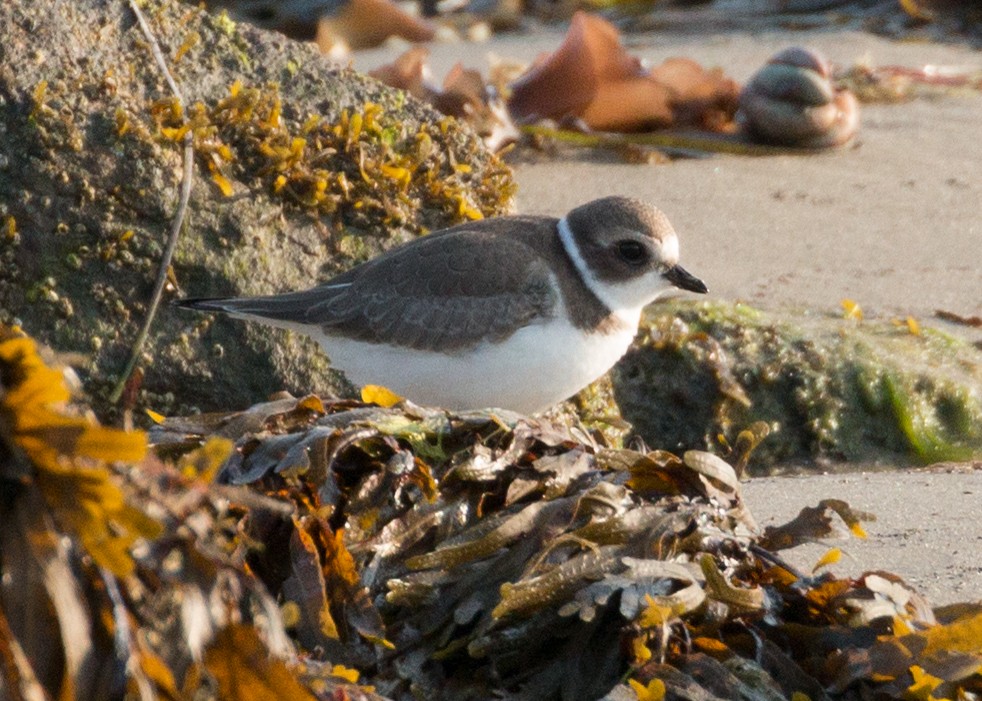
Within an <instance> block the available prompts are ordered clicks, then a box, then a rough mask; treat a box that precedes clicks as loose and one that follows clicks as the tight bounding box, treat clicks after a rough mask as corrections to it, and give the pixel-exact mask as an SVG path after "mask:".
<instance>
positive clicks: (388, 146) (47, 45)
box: [0, 0, 514, 417]
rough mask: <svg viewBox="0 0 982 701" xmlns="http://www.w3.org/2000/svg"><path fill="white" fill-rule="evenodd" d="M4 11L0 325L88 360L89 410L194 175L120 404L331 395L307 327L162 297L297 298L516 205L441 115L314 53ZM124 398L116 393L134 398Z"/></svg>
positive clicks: (167, 409) (243, 29)
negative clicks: (279, 327) (282, 393)
mask: <svg viewBox="0 0 982 701" xmlns="http://www.w3.org/2000/svg"><path fill="white" fill-rule="evenodd" d="M140 6H141V7H142V8H143V9H142V12H143V14H144V15H145V17H146V18H147V21H148V24H149V26H150V27H151V29H152V31H153V33H154V34H155V36H156V38H157V39H158V40H159V42H160V44H161V48H162V51H163V54H164V56H165V57H166V61H167V64H168V66H169V69H170V71H171V73H172V74H173V76H174V78H175V80H176V82H177V83H178V85H179V86H180V89H181V91H182V92H183V98H184V105H185V106H184V109H183V110H182V109H180V107H179V105H178V102H177V101H176V100H175V98H174V96H173V94H172V92H171V90H170V89H169V88H168V86H167V83H166V82H165V78H164V74H163V73H162V71H161V69H160V68H159V67H158V65H157V64H156V62H155V61H154V58H153V55H152V52H151V47H150V45H149V43H148V41H147V39H146V37H145V36H144V33H143V32H142V31H141V29H140V26H139V25H138V24H137V23H136V18H135V16H134V14H133V13H132V11H131V10H130V9H129V6H128V5H127V3H125V2H102V1H99V0H78V1H77V2H56V1H55V0H15V1H12V2H5V3H2V4H0V26H3V27H5V29H4V36H3V45H2V46H0V57H2V60H0V154H2V158H0V271H2V272H0V323H16V324H20V325H21V326H23V327H24V328H25V329H26V330H27V331H28V332H29V333H30V334H32V335H33V336H34V337H36V338H38V339H39V340H42V341H43V342H45V343H47V344H48V345H50V346H52V347H53V348H55V349H56V350H58V351H68V352H72V353H74V354H76V355H77V356H79V357H80V358H81V359H82V361H83V362H82V366H81V370H82V377H83V381H84V384H85V388H86V390H87V392H88V393H89V395H90V397H91V398H92V402H93V406H94V407H95V409H96V410H97V413H99V414H101V415H102V416H103V417H112V416H113V415H114V414H115V413H116V412H117V411H118V406H119V405H118V404H112V403H111V402H109V401H108V400H107V397H108V396H109V394H110V393H111V390H112V388H113V387H114V386H115V385H116V383H117V381H118V380H119V378H120V376H121V374H122V373H123V370H124V368H125V366H126V364H127V358H128V356H129V353H130V350H131V348H132V347H133V345H134V342H135V339H136V338H137V335H138V331H139V329H140V326H141V325H142V323H143V321H144V319H145V317H146V314H147V308H148V305H149V302H150V298H151V292H152V289H153V287H154V281H155V278H156V276H157V273H158V269H159V263H160V260H161V257H162V252H163V249H164V247H165V245H166V241H167V237H168V233H169V230H170V228H171V225H172V222H173V220H174V215H175V210H176V208H177V202H178V195H179V189H180V183H181V181H182V176H181V172H182V165H183V144H184V138H185V134H186V133H187V131H188V130H190V132H191V134H192V136H193V144H194V158H193V160H194V176H193V187H192V191H191V200H190V207H189V211H188V216H187V218H186V222H185V227H184V230H183V231H182V232H181V236H180V239H179V243H178V246H177V249H176V255H175V258H174V263H173V275H172V284H171V285H170V286H169V287H168V291H167V294H166V295H165V299H164V304H163V305H162V307H161V310H160V313H159V314H158V315H157V318H156V321H155V323H154V325H153V327H152V330H151V334H150V337H149V339H148V342H147V343H146V345H145V346H144V349H143V354H142V357H141V359H140V360H141V362H140V366H141V368H142V370H143V371H144V373H145V376H144V379H143V382H142V389H141V390H140V391H139V393H138V394H137V397H136V403H135V406H136V407H140V406H147V407H149V408H153V409H155V410H157V411H160V412H163V413H172V412H182V413H183V412H187V411H190V410H192V409H193V408H201V409H215V408H229V407H241V406H248V405H249V404H251V403H254V402H255V401H257V400H262V399H264V398H265V397H266V396H267V395H269V394H270V393H271V392H275V391H278V390H281V389H286V390H290V391H294V392H308V391H312V390H320V391H332V390H338V389H339V388H343V387H344V383H343V382H342V381H341V380H340V378H339V377H338V376H336V375H334V374H332V373H331V372H330V371H329V369H328V367H327V361H326V359H325V357H324V356H323V354H322V353H321V352H320V351H319V350H318V349H317V348H316V346H315V345H314V344H313V343H312V342H310V341H307V340H306V339H302V338H299V337H297V336H291V335H290V334H288V333H286V332H279V331H275V332H274V331H270V330H269V329H265V328H260V327H258V326H256V325H248V324H243V323H239V322H234V321H230V320H226V319H211V318H209V317H206V316H202V315H196V314H191V313H188V312H184V311H180V310H176V309H173V308H171V307H170V306H169V305H168V304H167V301H168V299H171V298H173V297H176V296H182V295H189V296H207V295H224V294H255V293H273V292H278V291H283V290H286V289H302V288H305V287H309V286H311V285H313V284H316V283H317V282H320V281H323V280H324V279H326V278H327V277H329V276H330V275H332V274H334V273H336V272H338V271H340V270H342V269H344V268H347V267H350V266H351V265H352V264H353V263H355V262H359V261H361V260H364V259H366V258H368V257H370V256H373V255H376V254H377V253H379V252H380V251H382V250H384V249H386V248H388V247H390V246H391V245H393V244H395V243H398V242H400V241H403V240H406V239H408V238H410V237H412V236H414V235H418V234H420V233H424V232H425V231H427V230H430V229H435V228H441V227H444V226H447V225H451V224H454V223H457V222H459V221H462V220H464V219H467V218H468V217H471V218H473V217H479V216H481V215H482V214H483V215H495V214H501V213H503V212H505V211H507V210H508V209H509V208H510V207H511V200H512V195H513V192H514V184H513V181H512V179H511V174H510V171H509V170H508V169H507V167H506V166H504V165H503V164H502V163H501V162H500V161H498V160H497V159H496V158H495V157H494V156H492V155H491V154H489V153H488V152H487V151H486V150H485V148H484V146H483V144H482V142H481V141H480V139H479V138H477V137H476V136H475V135H474V134H473V133H471V132H470V131H469V130H468V129H467V128H465V127H463V126H461V125H459V124H458V123H457V122H456V121H454V120H452V119H449V118H445V117H443V116H442V115H440V114H439V113H437V112H435V111H433V110H432V109H431V108H429V107H428V106H425V105H423V104H422V103H420V102H417V101H415V100H413V99H412V98H410V97H408V96H406V95H405V94H404V93H402V92H400V91H396V90H393V89H390V88H387V87H385V86H383V85H381V84H379V83H377V82H376V81H374V80H372V79H370V78H367V77H365V76H362V75H359V74H357V73H355V72H353V71H350V70H348V69H343V68H338V67H336V66H333V65H332V64H330V63H329V62H328V61H327V60H325V59H324V58H323V57H321V56H320V55H319V54H318V53H317V51H316V49H315V48H314V47H313V46H312V45H309V44H301V43H296V42H292V41H289V40H287V39H285V38H283V37H281V36H279V35H276V34H271V33H266V32H263V31H260V30H256V29H253V28H251V27H248V26H245V25H237V24H235V23H233V22H231V21H230V20H229V19H228V18H227V17H226V16H224V15H209V14H207V13H205V12H203V11H201V10H200V9H197V8H195V7H192V6H189V5H186V4H182V3H177V2H171V1H164V0H145V1H143V2H141V3H140ZM130 402H131V403H132V399H130Z"/></svg>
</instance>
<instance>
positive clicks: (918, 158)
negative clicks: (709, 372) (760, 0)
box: [353, 29, 982, 604]
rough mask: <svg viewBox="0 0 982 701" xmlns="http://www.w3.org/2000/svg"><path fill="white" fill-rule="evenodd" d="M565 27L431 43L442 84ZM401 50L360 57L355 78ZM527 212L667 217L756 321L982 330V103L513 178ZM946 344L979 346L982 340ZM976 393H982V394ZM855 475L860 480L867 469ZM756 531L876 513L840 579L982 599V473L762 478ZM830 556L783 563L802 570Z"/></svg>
mask: <svg viewBox="0 0 982 701" xmlns="http://www.w3.org/2000/svg"><path fill="white" fill-rule="evenodd" d="M561 39H562V32H561V31H560V30H558V29H553V30H548V29H544V30H537V31H535V32H532V33H525V34H499V35H497V36H494V37H493V38H492V39H491V40H490V41H489V42H487V43H483V44H466V43H461V44H435V45H433V46H432V48H431V51H432V53H431V66H432V67H433V72H434V74H435V76H437V77H438V78H441V79H442V76H443V75H444V74H445V73H446V71H447V70H449V69H450V68H451V66H452V65H453V64H454V63H456V62H457V61H461V62H462V63H463V64H464V65H465V66H466V67H471V68H477V69H480V70H481V71H482V72H485V73H486V72H487V68H488V54H489V53H494V54H497V55H498V56H500V57H503V58H507V59H520V60H526V61H530V60H531V59H533V58H534V57H535V56H536V55H537V54H539V53H542V52H549V51H551V50H553V49H554V48H555V47H556V46H558V45H559V43H560V41H561ZM626 42H627V43H628V44H629V46H630V50H631V51H632V53H634V54H635V55H637V56H640V57H641V58H643V59H645V60H647V61H649V62H650V63H651V64H652V65H654V64H657V63H659V62H661V61H663V60H664V59H666V58H668V57H671V56H687V57H689V58H692V59H694V60H696V61H699V62H700V63H702V64H703V65H705V66H708V67H712V66H721V67H723V68H724V69H725V71H726V72H727V74H728V75H730V76H731V77H733V78H734V79H736V80H738V81H740V82H741V83H742V82H745V81H746V80H747V78H748V77H749V76H750V75H751V74H752V73H753V72H754V71H755V70H756V69H757V68H759V67H760V66H761V65H763V63H764V62H765V61H766V60H767V58H768V57H769V56H771V55H772V54H773V53H774V52H776V51H778V50H779V49H781V48H784V47H786V46H790V45H794V44H798V45H804V46H809V47H813V48H817V49H819V50H820V51H822V52H823V53H825V55H826V56H827V57H828V58H830V59H831V60H832V61H833V62H835V63H836V64H838V65H851V64H852V63H854V62H856V61H857V60H866V61H868V62H870V63H872V64H874V65H886V64H900V65H905V66H909V67H923V66H925V65H928V64H933V65H941V66H952V67H965V68H974V69H976V70H979V69H982V53H980V52H977V51H973V50H971V49H970V48H967V47H965V46H960V45H957V44H953V45H940V44H931V43H911V42H896V41H891V40H887V39H883V38H879V37H876V36H873V35H869V34H864V33H859V32H852V31H849V32H846V31H837V30H828V31H807V32H789V31H780V32H776V31H763V32H760V33H754V34H750V33H747V32H728V33H724V34H712V33H707V34H688V35H686V36H679V35H677V34H676V35H672V34H669V33H646V34H640V35H629V36H628V37H626ZM398 53H399V49H395V48H386V49H378V50H373V51H368V52H362V53H359V54H356V55H355V56H354V58H353V65H354V67H355V68H357V69H359V70H369V69H371V68H372V67H375V66H377V65H380V64H382V63H385V62H387V61H390V60H392V59H393V58H394V57H395V56H396V55H397V54H398ZM515 175H516V178H517V181H518V184H519V190H518V209H519V211H521V212H535V213H548V214H555V215H559V214H562V213H563V212H565V211H567V210H568V209H570V208H571V207H574V206H576V205H577V204H580V203H582V202H585V201H587V200H590V199H593V198H595V197H599V196H602V195H608V194H625V195H633V196H637V197H641V198H644V199H646V200H649V201H651V202H652V203H654V204H656V205H658V206H659V207H661V208H662V209H663V210H664V211H665V212H666V214H668V216H669V218H670V219H671V221H672V222H673V223H674V225H675V228H676V230H677V231H678V232H679V235H680V238H681V242H682V261H683V264H684V265H685V267H686V268H688V269H689V270H690V271H691V272H693V273H695V274H697V275H699V276H700V277H702V278H703V279H704V280H705V281H706V282H707V284H708V285H709V287H710V293H711V294H712V295H714V296H717V297H720V298H723V299H729V300H743V301H747V302H749V303H751V304H753V305H756V306H758V307H763V308H771V309H775V308H782V309H787V308H791V309H795V310H801V311H802V312H803V313H816V312H817V313H838V312H839V304H840V302H841V300H843V299H845V298H850V299H853V300H855V301H856V302H858V303H859V304H860V305H861V306H862V308H863V310H864V312H865V314H866V316H867V317H881V318H887V319H889V318H894V317H901V318H904V317H906V316H908V315H910V316H913V317H914V318H916V319H917V320H918V321H919V322H920V323H921V324H934V325H938V326H945V324H943V323H942V322H940V321H938V320H936V319H933V318H932V317H933V314H934V312H935V310H937V309H943V310H947V311H951V312H955V313H957V314H961V315H965V316H970V315H982V95H980V94H978V93H976V94H969V95H957V96H946V97H943V98H940V99H919V100H916V101H913V102H909V103H905V104H899V105H871V106H864V107H863V117H862V127H861V132H860V136H859V139H858V144H857V146H856V147H853V148H847V149H846V150H841V151H836V152H831V153H827V154H822V155H816V156H808V157H799V156H794V157H792V156H782V157H768V158H749V157H734V156H719V157H714V158H710V159H699V160H682V161H676V162H674V163H671V164H669V165H633V164H625V163H618V162H616V161H614V160H612V159H611V160H610V161H609V162H604V160H603V159H584V158H573V159H569V160H561V161H549V160H544V161H542V162H537V163H525V164H520V165H517V166H516V167H515ZM946 328H949V329H950V330H955V331H956V332H958V333H963V334H967V335H968V337H969V338H972V339H974V340H978V339H980V338H982V331H978V330H975V331H973V330H970V329H964V328H958V329H954V328H953V327H950V326H946ZM980 391H982V388H980ZM857 469H858V468H857ZM745 494H746V498H747V501H748V502H749V505H750V507H751V510H752V512H753V513H754V515H755V517H756V518H757V520H758V522H759V523H760V525H762V526H766V525H768V524H779V523H783V522H784V521H786V520H788V519H789V518H791V517H793V516H794V515H795V514H796V513H797V512H798V510H799V509H800V508H802V507H803V506H808V505H814V504H816V503H817V502H818V501H819V500H820V499H822V498H828V497H835V498H840V499H845V500H846V501H848V502H849V503H850V504H851V505H852V506H853V507H855V508H857V509H862V510H866V511H870V512H873V513H875V514H876V515H877V517H878V520H877V521H876V522H874V523H870V524H867V531H868V533H869V539H868V540H866V541H858V540H855V539H853V540H849V541H843V542H836V543H833V544H834V545H837V546H839V547H842V548H843V549H844V550H845V556H844V557H843V559H842V561H841V562H840V563H839V564H837V565H835V566H833V568H832V571H833V572H835V573H837V574H839V575H858V574H860V573H861V572H863V571H867V570H886V571H890V572H894V573H896V574H898V575H900V576H901V577H903V578H904V579H905V580H906V581H908V582H909V583H910V584H912V585H913V586H914V587H916V588H917V589H918V590H919V591H921V592H923V593H924V594H926V595H927V597H928V599H929V600H930V601H931V602H932V603H933V604H944V603H951V602H956V601H974V600H979V599H982V463H979V464H976V465H975V466H974V469H973V466H971V465H969V466H961V467H960V468H959V469H935V470H928V471H919V470H918V471H904V472H896V471H894V472H882V471H870V472H853V473H849V474H826V475H819V474H816V475H805V476H795V477H781V478H767V479H754V480H751V481H750V482H748V483H747V484H746V485H745ZM826 547H828V546H827V545H823V546H819V545H808V546H804V547H801V548H797V549H795V550H793V551H790V552H789V553H788V554H787V559H788V560H789V561H790V562H791V563H792V564H795V565H796V566H798V567H802V568H804V569H806V570H807V569H810V567H811V565H812V564H813V563H814V562H815V560H817V559H818V557H819V556H820V555H821V554H822V552H824V550H825V549H826Z"/></svg>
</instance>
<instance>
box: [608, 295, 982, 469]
mask: <svg viewBox="0 0 982 701" xmlns="http://www.w3.org/2000/svg"><path fill="white" fill-rule="evenodd" d="M611 382H612V386H613V395H614V397H615V399H616V401H617V403H618V404H619V405H620V408H621V412H622V414H623V416H624V418H626V419H627V420H628V421H630V422H631V423H632V424H633V425H634V429H635V431H636V432H637V434H638V435H639V436H640V437H641V438H643V439H644V440H645V441H646V442H647V443H648V444H649V445H653V446H658V447H662V448H666V449H669V450H678V449H682V448H706V449H710V450H712V449H717V450H718V449H719V448H720V444H721V439H722V442H723V443H724V444H727V443H729V444H734V443H735V442H736V439H737V436H738V434H739V432H740V431H741V430H742V429H745V428H747V427H748V426H749V425H751V424H752V423H754V422H757V421H764V422H767V424H769V425H770V427H771V429H772V431H771V434H772V435H771V436H770V437H769V438H767V440H765V441H764V442H763V443H762V444H761V445H760V447H758V448H757V450H756V452H755V453H754V459H753V461H752V464H753V466H754V467H756V468H757V469H760V468H762V467H766V466H772V465H774V464H776V463H779V462H780V463H795V462H803V463H813V462H816V461H818V462H833V461H842V460H846V461H850V462H888V463H898V464H925V463H931V462H938V461H944V460H965V459H969V458H971V457H973V456H978V455H980V454H982V352H980V351H979V350H978V349H977V348H975V347H974V346H972V345H971V344H969V343H966V342H964V341H962V340H960V339H958V338H955V337H953V336H950V335H948V334H946V333H944V332H942V331H939V330H936V329H923V328H922V329H918V333H916V334H915V333H912V332H911V331H910V329H909V328H908V327H907V326H906V325H900V326H898V325H895V324H891V323H889V322H876V321H864V322H861V323H856V322H854V321H852V320H845V319H838V318H832V317H829V316H821V315H815V316H809V315H800V314H797V315H796V314H791V313H787V314H780V313H769V312H762V311H758V310H755V309H752V308H751V307H748V306H746V305H742V304H731V303H725V302H701V303H690V302H672V303H668V304H662V305H658V306H657V307H654V308H653V309H652V311H651V313H650V314H649V316H648V317H647V319H646V321H645V322H644V323H643V324H642V335H641V337H640V342H639V343H638V344H637V345H636V347H635V348H633V349H632V350H631V351H629V352H628V354H627V356H625V358H624V359H623V360H622V362H621V363H620V364H619V365H618V366H616V367H615V369H614V371H613V372H612V376H611Z"/></svg>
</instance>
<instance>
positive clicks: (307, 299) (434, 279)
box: [184, 222, 559, 352]
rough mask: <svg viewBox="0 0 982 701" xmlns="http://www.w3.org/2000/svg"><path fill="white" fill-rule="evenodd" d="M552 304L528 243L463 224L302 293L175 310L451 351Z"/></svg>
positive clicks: (536, 317)
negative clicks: (207, 311) (208, 312)
mask: <svg viewBox="0 0 982 701" xmlns="http://www.w3.org/2000/svg"><path fill="white" fill-rule="evenodd" d="M529 223H530V224H531V222H529ZM558 304H559V300H558V292H557V291H556V285H555V283H554V279H553V276H552V274H551V273H550V269H549V266H548V265H547V263H546V261H545V259H544V258H543V255H542V253H541V252H540V251H539V250H537V248H536V247H535V246H532V245H530V244H529V243H527V242H526V241H523V240H521V239H520V238H518V237H509V236H501V235H495V232H494V231H493V230H491V229H490V228H482V227H480V226H475V227H474V228H472V229H469V228H468V227H466V226H465V227H458V228H456V229H452V230H448V231H446V232H441V233H439V234H437V235H432V236H428V237H424V238H422V239H418V240H416V241H414V242H413V243H412V244H410V245H407V246H403V247H400V248H398V249H394V250H392V251H390V252H388V253H386V254H383V255H382V256H379V257H378V258H375V259H373V260H371V261H369V262H367V263H365V264H363V265H360V266H358V267H356V268H353V269H352V270H349V271H348V272H347V273H344V274H343V275H340V276H339V277H337V278H334V279H333V280H331V281H330V282H328V283H326V284H324V285H321V286H319V287H315V288H313V289H310V290H306V291H304V292H294V293H288V294H283V295H273V296H269V297H252V298H240V299H225V300H193V301H190V302H189V303H188V304H185V305H184V306H190V307H193V308H196V309H211V310H216V311H225V312H228V313H231V314H234V315H237V316H249V317H253V318H259V319H265V320H267V321H268V322H269V323H272V324H274V325H287V326H291V325H296V324H303V325H312V326H317V327H320V328H322V329H323V330H324V332H325V333H327V334H328V335H340V336H345V337H348V338H353V339H357V340H361V341H366V342H369V343H389V344H393V345H397V346H402V347H407V348H414V349H419V350H438V349H439V350H442V351H449V352H453V351H462V350H466V349H468V348H472V347H474V346H476V345H477V344H479V343H480V342H482V341H484V340H491V341H497V340H501V339H504V338H507V337H508V336H510V335H511V334H513V333H514V332H515V331H517V330H518V329H520V328H522V327H524V326H528V325H530V324H534V323H536V322H537V321H540V320H545V319H547V318H549V317H551V316H552V315H553V314H555V312H556V309H557V307H558ZM278 322H279V323H278Z"/></svg>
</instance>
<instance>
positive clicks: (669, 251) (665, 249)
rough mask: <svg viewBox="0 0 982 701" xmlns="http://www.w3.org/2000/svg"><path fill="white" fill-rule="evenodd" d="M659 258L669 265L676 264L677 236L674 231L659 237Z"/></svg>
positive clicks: (677, 256) (677, 259)
mask: <svg viewBox="0 0 982 701" xmlns="http://www.w3.org/2000/svg"><path fill="white" fill-rule="evenodd" d="M661 259H662V261H663V262H664V263H665V265H667V266H669V267H671V266H673V265H678V262H679V237H678V236H676V235H675V232H674V231H670V232H669V233H668V234H666V235H665V236H663V237H662V239H661Z"/></svg>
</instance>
